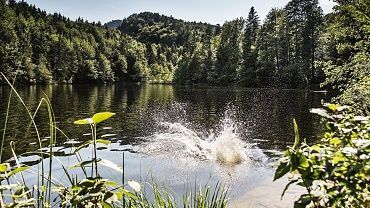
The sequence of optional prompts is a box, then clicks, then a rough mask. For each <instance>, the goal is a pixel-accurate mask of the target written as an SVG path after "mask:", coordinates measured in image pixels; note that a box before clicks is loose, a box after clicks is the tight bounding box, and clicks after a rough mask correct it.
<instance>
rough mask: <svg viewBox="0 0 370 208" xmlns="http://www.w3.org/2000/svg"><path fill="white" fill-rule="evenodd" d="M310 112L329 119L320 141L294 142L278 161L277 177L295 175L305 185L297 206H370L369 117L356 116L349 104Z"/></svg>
mask: <svg viewBox="0 0 370 208" xmlns="http://www.w3.org/2000/svg"><path fill="white" fill-rule="evenodd" d="M324 106H325V109H312V110H311V112H312V113H315V114H318V115H320V116H322V117H323V118H324V119H325V120H326V128H327V130H326V132H325V134H324V136H323V138H322V139H321V142H320V143H318V144H314V145H308V144H307V143H306V142H301V139H300V136H299V132H298V126H297V124H296V122H295V120H294V131H295V142H294V145H293V146H292V147H289V148H288V150H286V151H285V152H284V155H283V157H282V158H281V159H280V160H279V165H278V167H277V169H276V172H275V177H274V180H277V179H279V178H281V177H282V176H284V175H286V174H287V173H292V174H295V175H296V176H297V177H294V178H295V179H292V180H291V181H290V182H289V183H288V184H287V185H286V187H285V189H284V191H283V193H282V196H283V195H284V193H285V191H286V190H287V189H288V188H289V186H290V185H291V184H297V185H299V186H303V187H305V188H306V190H307V192H308V193H306V194H303V195H301V197H300V198H299V200H298V201H296V202H295V204H294V205H295V206H294V207H364V208H365V207H370V137H369V134H370V118H369V116H367V117H365V116H355V115H354V114H353V113H352V112H353V109H351V108H350V107H347V106H339V105H336V104H326V105H324Z"/></svg>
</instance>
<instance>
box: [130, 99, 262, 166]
mask: <svg viewBox="0 0 370 208" xmlns="http://www.w3.org/2000/svg"><path fill="white" fill-rule="evenodd" d="M176 108H177V109H181V110H182V111H181V112H184V115H186V111H184V110H183V108H178V105H176ZM180 114H182V113H180ZM184 115H177V116H176V117H177V118H181V119H183V118H184V117H185V116H184ZM164 117H166V116H164ZM181 119H178V120H180V121H177V122H168V121H163V119H162V121H158V127H159V128H158V131H157V132H155V133H154V134H153V135H151V136H149V137H147V138H146V140H147V142H146V143H144V144H142V145H140V146H139V147H138V150H137V151H138V152H141V153H143V154H148V155H164V156H170V157H174V158H178V159H184V158H187V159H189V158H190V159H198V160H203V161H205V160H209V161H217V162H219V163H220V164H222V165H237V164H241V163H246V162H253V161H258V162H260V161H261V160H262V161H263V160H266V158H267V157H266V156H265V155H264V154H263V152H262V151H261V150H260V149H259V148H258V147H257V146H256V145H255V144H251V143H248V142H247V141H245V140H242V139H241V138H242V134H243V132H244V133H245V131H242V130H243V129H242V128H243V127H242V126H243V125H242V123H240V122H237V119H236V110H235V109H234V108H231V107H229V108H228V109H227V110H226V111H225V113H224V116H223V119H222V120H221V121H220V124H219V126H220V128H218V130H208V132H209V131H210V132H211V133H209V134H208V135H206V136H204V135H205V134H204V132H196V131H195V130H192V129H191V127H189V126H191V125H190V124H189V123H187V122H183V121H182V120H181ZM206 131H207V130H205V132H206ZM244 136H245V135H244Z"/></svg>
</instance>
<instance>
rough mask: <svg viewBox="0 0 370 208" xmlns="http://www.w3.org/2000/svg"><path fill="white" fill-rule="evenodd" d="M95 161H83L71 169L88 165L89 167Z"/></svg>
mask: <svg viewBox="0 0 370 208" xmlns="http://www.w3.org/2000/svg"><path fill="white" fill-rule="evenodd" d="M94 161H95V159H92V160H86V161H81V162H79V163H77V164H74V165H72V166H71V167H69V168H70V169H72V168H77V167H82V166H86V165H88V164H90V163H93V162H94Z"/></svg>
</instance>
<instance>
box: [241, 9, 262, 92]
mask: <svg viewBox="0 0 370 208" xmlns="http://www.w3.org/2000/svg"><path fill="white" fill-rule="evenodd" d="M258 28H259V17H258V15H257V12H256V10H255V9H254V7H251V9H250V11H249V15H248V19H247V21H246V26H245V29H244V38H243V67H242V70H241V73H240V80H241V83H243V84H244V85H247V86H254V85H255V84H256V82H255V81H256V80H255V79H256V70H257V50H256V39H257V31H258Z"/></svg>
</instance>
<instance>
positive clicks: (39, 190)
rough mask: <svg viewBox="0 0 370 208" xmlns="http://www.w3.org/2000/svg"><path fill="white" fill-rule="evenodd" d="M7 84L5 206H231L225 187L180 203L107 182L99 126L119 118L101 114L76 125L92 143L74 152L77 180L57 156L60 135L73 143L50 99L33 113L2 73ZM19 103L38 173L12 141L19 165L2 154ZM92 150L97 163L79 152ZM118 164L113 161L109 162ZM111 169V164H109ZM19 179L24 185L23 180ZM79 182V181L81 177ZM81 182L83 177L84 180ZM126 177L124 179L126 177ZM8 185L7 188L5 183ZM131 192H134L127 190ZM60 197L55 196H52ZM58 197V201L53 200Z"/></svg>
mask: <svg viewBox="0 0 370 208" xmlns="http://www.w3.org/2000/svg"><path fill="white" fill-rule="evenodd" d="M1 75H2V76H3V77H4V79H5V80H6V82H7V83H8V85H9V86H10V88H11V92H10V94H9V100H8V103H7V112H6V118H5V125H4V127H5V128H4V131H3V135H2V140H1V148H0V161H1V163H0V182H1V184H0V207H5V206H6V207H51V206H59V207H84V206H93V207H97V206H102V207H125V208H141V207H143V208H147V207H148V208H151V207H153V208H157V207H158V208H161V207H166V208H167V207H168V208H175V207H183V208H208V207H212V208H224V207H227V196H228V192H227V189H224V188H223V187H222V186H221V185H220V184H217V185H216V186H215V187H211V186H207V185H206V186H199V185H197V184H196V185H195V188H194V190H190V191H188V190H187V191H186V194H185V195H184V196H183V197H182V200H181V203H177V201H178V200H177V199H176V198H175V197H174V194H171V193H170V191H168V190H167V189H163V188H160V187H159V186H158V185H157V184H156V183H154V182H153V183H152V184H151V185H150V189H149V190H142V189H141V186H142V185H141V184H139V183H137V182H134V181H127V182H124V181H123V182H122V184H119V183H116V182H114V181H110V180H108V179H106V178H103V177H102V176H101V175H100V174H99V164H102V162H103V161H107V160H102V159H100V158H98V156H97V144H98V143H99V144H103V145H109V143H110V142H109V141H107V140H101V139H97V131H96V129H97V125H98V124H99V123H100V122H103V121H104V120H106V119H108V118H110V117H111V116H113V115H114V113H110V112H102V113H97V114H95V115H94V116H93V117H92V118H87V119H81V120H77V121H76V122H75V124H77V125H82V124H86V125H89V126H90V130H91V136H92V137H91V140H90V141H88V142H86V143H84V144H82V145H80V146H78V147H75V148H74V151H73V154H71V156H68V157H76V159H77V161H78V163H77V164H75V165H73V166H72V167H78V168H80V170H81V174H80V175H73V174H72V173H71V172H70V170H71V169H70V168H71V167H66V166H65V165H64V164H63V163H62V162H61V161H60V160H59V159H58V158H57V157H55V156H54V153H55V152H54V146H55V144H56V141H57V132H61V133H62V135H63V136H65V137H66V138H68V136H67V135H65V134H64V133H63V132H62V131H61V130H60V129H59V128H58V127H57V126H56V120H55V115H54V111H53V108H52V105H51V102H50V100H49V99H48V98H47V96H46V95H45V97H44V98H42V99H41V100H40V102H39V104H38V106H37V108H36V110H35V111H34V112H33V113H32V112H31V110H30V109H29V108H28V107H27V105H26V104H25V102H24V100H23V99H22V97H21V96H20V95H19V93H18V92H17V91H16V89H15V87H14V83H13V84H12V83H11V82H10V81H9V80H8V79H7V77H5V75H4V74H3V73H1ZM13 93H14V94H15V96H16V97H17V98H18V100H19V101H20V103H21V104H22V105H23V107H24V109H25V110H26V112H27V115H28V117H29V119H30V124H29V128H31V127H32V128H33V129H34V130H35V132H36V138H35V139H36V140H37V143H38V146H39V150H37V151H34V152H33V153H36V154H37V155H39V156H40V157H41V160H40V163H39V164H38V165H37V168H36V169H35V168H33V167H28V166H26V165H23V164H21V163H20V162H19V160H18V155H17V154H16V151H15V148H16V147H15V143H14V142H11V144H10V148H11V152H12V156H13V159H14V160H15V161H16V163H15V165H13V166H11V165H10V163H9V162H3V160H2V159H3V149H4V143H5V138H6V137H5V135H6V130H7V128H8V127H7V123H8V117H9V112H10V106H11V97H12V94H13ZM43 105H44V106H45V107H46V109H47V112H48V121H49V124H48V125H49V126H48V128H49V142H48V144H47V146H45V147H46V148H48V152H44V151H42V149H43V148H44V146H43V144H42V140H41V136H40V133H39V130H38V126H37V125H36V122H35V117H36V114H37V113H38V111H39V110H40V108H41V107H42V106H43ZM88 147H91V150H92V159H90V160H88V159H84V158H83V157H82V156H81V155H80V154H79V151H80V150H81V149H84V148H88ZM46 159H47V160H48V162H49V164H48V167H45V164H44V160H46ZM54 163H58V164H60V165H61V167H62V168H63V171H64V174H65V175H66V176H67V179H68V183H69V184H65V183H62V182H61V181H59V180H58V179H55V178H54V177H53V164H54ZM109 164H113V163H111V162H109V163H108V165H109ZM105 165H107V163H106V164H105ZM87 167H91V174H88V171H87V169H86V168H87ZM24 173H27V174H34V175H35V177H37V184H31V185H29V184H26V180H25V177H24ZM17 176H20V178H21V180H18V178H19V177H17ZM78 177H80V179H79V178H78ZM81 177H82V178H81ZM122 178H123V176H122ZM4 182H5V183H4ZM128 187H130V189H131V191H129V190H128V189H126V188H128ZM53 196H55V197H53ZM53 198H54V199H53Z"/></svg>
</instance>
